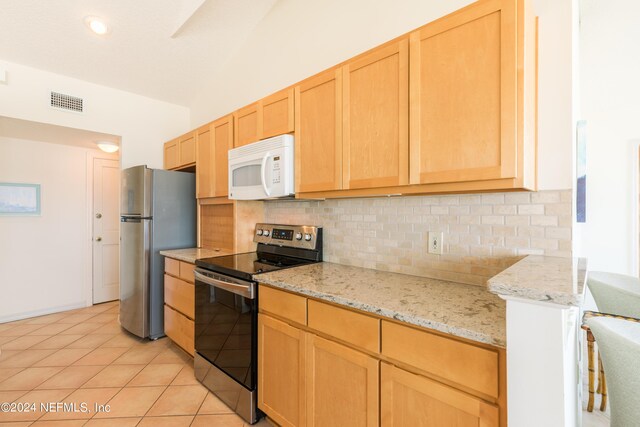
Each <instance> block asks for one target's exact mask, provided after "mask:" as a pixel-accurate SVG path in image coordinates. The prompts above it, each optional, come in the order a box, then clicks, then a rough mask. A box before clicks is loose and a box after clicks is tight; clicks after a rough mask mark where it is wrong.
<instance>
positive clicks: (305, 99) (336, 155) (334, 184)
mask: <svg viewBox="0 0 640 427" xmlns="http://www.w3.org/2000/svg"><path fill="white" fill-rule="evenodd" d="M295 120H296V125H295V129H296V132H295V150H294V154H295V170H296V173H295V181H296V182H295V191H296V193H306V192H313V191H331V190H340V189H342V68H340V67H338V68H335V69H331V70H329V71H325V72H323V73H321V74H319V75H317V76H314V77H311V78H309V79H307V80H305V81H303V82H302V83H300V84H299V85H297V86H296V87H295Z"/></svg>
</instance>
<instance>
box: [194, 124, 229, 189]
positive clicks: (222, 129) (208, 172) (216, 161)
mask: <svg viewBox="0 0 640 427" xmlns="http://www.w3.org/2000/svg"><path fill="white" fill-rule="evenodd" d="M196 136H197V138H196V147H197V150H196V153H197V156H196V164H197V168H196V194H197V196H196V197H197V198H198V199H204V198H209V197H226V196H227V194H229V185H228V183H229V172H228V169H229V166H228V165H229V160H228V151H229V150H230V149H231V148H233V116H232V115H228V116H225V117H222V118H220V119H218V120H216V121H214V122H212V123H209V124H207V125H205V126H202V127H200V128H199V129H198V130H197V131H196Z"/></svg>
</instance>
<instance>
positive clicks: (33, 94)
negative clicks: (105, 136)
mask: <svg viewBox="0 0 640 427" xmlns="http://www.w3.org/2000/svg"><path fill="white" fill-rule="evenodd" d="M0 66H2V67H3V68H6V70H7V77H8V78H7V83H6V84H2V83H0V116H7V117H14V118H18V119H23V120H31V121H35V122H42V123H50V124H55V125H60V126H67V127H72V128H78V129H85V130H90V131H94V132H102V133H109V134H113V135H119V136H121V137H122V154H121V159H122V167H123V168H126V167H129V166H134V165H138V164H147V165H148V166H149V167H155V168H161V167H162V156H163V152H162V144H163V143H164V142H165V141H168V140H169V139H171V138H174V137H176V136H177V135H179V134H181V133H184V132H186V131H188V130H189V109H188V108H186V107H182V106H178V105H174V104H169V103H166V102H162V101H157V100H154V99H151V98H146V97H143V96H140V95H135V94H132V93H129V92H124V91H120V90H116V89H112V88H109V87H106V86H100V85H96V84H93V83H88V82H85V81H82V80H78V79H74V78H70V77H65V76H62V75H59V74H54V73H49V72H45V71H41V70H38V69H35V68H31V67H25V66H22V65H18V64H13V63H8V62H2V61H1V60H0ZM149 72H153V71H152V70H150V71H149ZM52 90H54V91H57V92H62V93H66V94H69V95H73V96H78V97H81V98H84V99H85V107H86V108H85V113H83V114H76V113H71V112H65V111H59V110H55V109H52V108H50V107H49V92H50V91H52Z"/></svg>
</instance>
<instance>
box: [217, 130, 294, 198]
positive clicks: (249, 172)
mask: <svg viewBox="0 0 640 427" xmlns="http://www.w3.org/2000/svg"><path fill="white" fill-rule="evenodd" d="M293 165H294V159H293V135H280V136H274V137H273V138H268V139H264V140H262V141H258V142H254V143H252V144H247V145H244V146H242V147H238V148H234V149H232V150H229V198H230V199H235V200H263V199H276V198H279V197H290V196H293V195H294V181H293V179H294V178H293V177H294V174H293Z"/></svg>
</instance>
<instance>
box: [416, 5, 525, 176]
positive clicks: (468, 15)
mask: <svg viewBox="0 0 640 427" xmlns="http://www.w3.org/2000/svg"><path fill="white" fill-rule="evenodd" d="M515 5H516V2H515V1H513V0H493V1H485V2H479V3H477V4H474V6H471V7H468V8H465V9H463V10H462V11H461V12H459V13H456V14H453V15H451V16H448V17H445V18H443V19H440V20H438V21H436V22H434V23H432V24H429V25H427V26H425V27H424V28H422V29H420V30H418V31H416V32H414V33H412V34H411V36H410V38H411V72H410V74H411V77H410V78H411V184H419V183H425V184H428V183H442V182H459V181H473V180H486V179H498V178H512V177H515V176H516V162H517V159H516V143H517V129H516V128H517V126H516V108H517V102H516V101H517V100H516V96H517V86H516V85H517V81H516V78H517V72H518V70H517V64H516V60H517V58H516V8H515Z"/></svg>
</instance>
